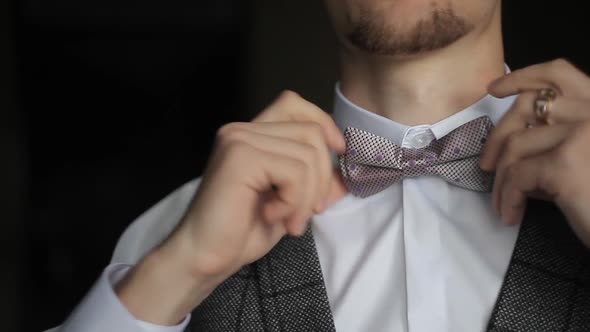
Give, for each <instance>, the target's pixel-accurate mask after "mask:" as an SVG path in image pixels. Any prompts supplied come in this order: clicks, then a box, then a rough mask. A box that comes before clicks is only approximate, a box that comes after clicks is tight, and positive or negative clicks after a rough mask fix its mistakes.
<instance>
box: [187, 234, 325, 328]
mask: <svg viewBox="0 0 590 332" xmlns="http://www.w3.org/2000/svg"><path fill="white" fill-rule="evenodd" d="M189 331H192V332H208V331H215V332H230V331H244V332H245V331H264V332H266V331H277V332H278V331H326V332H333V331H335V328H334V322H333V319H332V313H331V311H330V305H329V303H328V297H327V294H326V290H325V287H324V280H323V277H322V272H321V269H320V263H319V259H318V256H317V251H316V248H315V243H314V240H313V236H312V234H311V228H308V230H307V232H306V233H305V234H304V235H303V236H302V237H299V238H294V237H285V238H283V239H282V240H281V241H280V242H279V243H278V244H277V245H276V246H275V248H273V250H272V251H271V252H270V253H268V254H267V255H266V256H265V257H263V258H262V259H260V260H259V261H257V262H255V263H252V264H250V265H247V266H245V267H244V268H242V269H241V270H240V271H239V272H238V273H236V274H235V275H234V276H232V277H231V278H230V279H228V280H226V281H225V282H224V283H223V284H222V285H221V286H219V287H218V288H217V289H216V290H215V291H214V292H213V293H212V294H211V295H210V296H209V297H208V298H207V299H206V300H205V301H204V302H203V303H202V304H201V305H200V306H199V307H198V308H197V309H196V310H195V311H194V312H193V314H192V319H191V323H190V324H189Z"/></svg>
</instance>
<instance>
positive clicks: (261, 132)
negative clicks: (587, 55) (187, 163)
mask: <svg viewBox="0 0 590 332" xmlns="http://www.w3.org/2000/svg"><path fill="white" fill-rule="evenodd" d="M326 4H327V8H328V10H329V12H330V14H331V17H332V19H333V23H334V27H335V30H336V32H337V36H338V38H339V41H340V45H341V80H340V83H339V84H338V85H337V87H336V101H335V105H334V110H333V115H332V117H330V116H328V115H327V114H325V113H324V112H323V111H321V110H319V109H318V108H317V107H315V106H314V105H312V104H310V103H308V102H306V101H305V100H303V99H302V98H301V97H299V96H297V95H296V94H294V93H291V92H286V93H284V94H282V95H281V96H280V97H279V98H278V99H277V100H276V101H275V102H274V103H273V104H272V105H270V106H269V107H268V108H267V109H265V110H264V111H263V112H262V113H261V114H260V115H259V116H258V117H257V118H255V119H254V120H253V121H252V122H250V123H231V124H228V125H226V126H224V127H222V128H221V129H220V130H219V132H218V137H217V140H216V146H215V149H214V152H213V153H212V157H211V160H210V161H209V165H208V167H207V170H206V172H205V174H204V175H203V177H202V178H201V179H199V180H196V181H194V182H192V183H189V184H187V185H186V186H184V187H182V188H180V189H179V190H178V191H176V192H175V193H173V194H172V195H171V196H169V197H168V198H166V199H164V200H163V201H162V202H160V203H159V204H158V205H157V206H155V207H154V208H153V209H151V210H150V211H148V212H147V213H146V214H144V215H143V216H142V217H140V218H139V219H138V220H137V221H136V222H135V223H134V224H133V225H131V227H130V228H129V229H128V230H127V231H126V232H125V234H124V235H123V236H122V238H121V240H120V241H119V244H118V246H117V248H116V250H115V255H114V257H113V263H114V264H113V265H110V266H109V267H107V269H106V270H105V272H104V274H103V276H102V277H101V278H100V279H99V281H98V282H97V284H96V285H95V286H94V288H93V289H92V290H91V291H90V292H89V294H88V295H87V297H86V298H85V299H84V300H83V301H82V303H80V305H79V306H78V307H77V308H76V310H74V312H73V313H72V314H71V316H70V317H69V318H68V319H67V320H66V322H65V323H64V324H63V325H62V327H61V328H59V329H58V330H59V331H62V332H70V331H182V330H184V329H185V328H188V329H190V330H191V331H334V330H336V331H339V332H340V331H412V332H415V331H420V332H421V331H587V330H590V314H589V313H590V289H589V288H588V285H589V283H588V281H590V273H589V272H590V269H589V268H590V265H589V262H590V260H589V258H590V257H589V255H588V251H587V248H586V247H585V246H584V245H583V244H582V243H586V244H590V234H589V231H590V208H588V206H589V205H588V204H587V202H589V201H590V192H589V191H590V189H588V188H590V178H589V177H590V175H588V172H586V171H585V163H586V162H588V161H589V160H588V159H589V158H590V157H589V155H590V154H588V153H587V142H588V139H590V125H589V124H590V112H588V108H589V106H590V102H589V100H590V79H588V77H586V76H585V75H584V74H583V73H581V72H579V71H578V70H576V69H575V68H574V67H573V66H571V65H569V64H568V63H567V62H565V61H563V60H559V61H554V62H551V63H548V64H541V65H536V66H532V67H529V68H526V69H524V70H521V71H516V72H514V73H511V74H509V75H505V74H506V70H507V69H506V67H505V65H504V58H503V46H502V37H501V26H500V22H501V10H500V6H501V1H499V0H485V1H471V0H431V1H403V0H398V1H387V0H349V1H341V0H327V1H326ZM492 82H493V83H492ZM488 93H490V94H491V95H490V94H488ZM516 94H519V96H518V97H516V96H514V95H516ZM494 127H495V128H494ZM490 132H491V134H490ZM488 134H489V136H488ZM482 150H483V152H481V154H480V151H482ZM332 154H337V155H339V156H340V166H339V167H336V168H335V167H333V164H332V158H331V156H332ZM480 167H481V168H480ZM482 169H483V170H482ZM484 170H485V171H484ZM492 171H495V180H494V181H493V186H492V176H491V172H492ZM528 198H535V199H541V200H531V201H528V204H527V200H528ZM527 205H528V208H527ZM525 212H526V213H525ZM509 225H513V226H509ZM572 230H573V231H572ZM286 235H287V236H286ZM116 263H125V264H127V265H125V264H116ZM191 313H192V314H191Z"/></svg>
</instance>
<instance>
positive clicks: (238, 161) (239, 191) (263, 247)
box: [117, 92, 345, 325]
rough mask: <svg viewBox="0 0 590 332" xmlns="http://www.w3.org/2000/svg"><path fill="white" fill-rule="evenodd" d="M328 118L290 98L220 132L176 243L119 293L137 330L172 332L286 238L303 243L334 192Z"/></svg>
mask: <svg viewBox="0 0 590 332" xmlns="http://www.w3.org/2000/svg"><path fill="white" fill-rule="evenodd" d="M344 149H345V142H344V138H343V137H342V134H341V133H340V131H339V129H338V128H337V126H336V125H335V123H334V122H333V120H332V118H331V117H330V116H329V115H328V114H326V113H325V112H323V111H322V110H321V109H319V108H318V107H316V106H315V105H313V104H311V103H309V102H307V101H305V100H304V99H302V98H301V97H299V96H298V95H297V94H295V93H293V92H284V93H283V94H281V96H280V97H279V98H278V99H277V100H276V101H275V102H274V103H273V104H271V105H270V106H269V107H268V108H267V109H265V110H264V111H263V112H262V113H261V114H260V115H259V116H257V117H256V118H255V119H254V120H253V121H252V122H248V123H230V124H227V125H225V126H223V127H222V128H221V129H219V131H218V135H217V138H216V143H215V147H214V150H213V153H212V156H211V159H210V160H209V164H208V166H207V169H206V171H205V174H204V175H203V179H202V181H201V184H200V186H199V189H198V190H197V193H196V194H195V196H194V198H193V201H192V203H191V205H190V207H189V208H188V210H187V212H186V214H185V216H184V217H183V220H182V221H181V222H180V224H179V226H178V227H177V229H176V230H175V231H174V233H173V234H172V235H171V236H170V237H169V238H168V239H167V240H166V241H164V243H163V244H162V245H160V246H159V247H158V248H157V249H155V250H154V251H152V253H150V254H149V255H148V256H146V258H145V259H144V260H142V262H140V263H139V264H138V265H137V266H136V268H134V269H133V270H132V271H131V272H130V273H129V275H128V276H127V278H125V280H123V281H122V282H121V283H120V284H119V285H118V287H117V293H118V295H119V297H120V298H121V301H122V302H123V304H124V305H125V306H126V307H127V308H128V310H129V311H130V312H131V313H132V314H134V316H135V317H137V318H138V319H140V320H144V321H148V322H152V323H156V324H160V325H174V324H176V323H178V321H180V320H181V319H182V318H183V317H185V316H186V315H187V314H188V313H190V311H192V309H193V308H194V307H196V306H197V305H198V304H199V303H200V302H202V301H203V300H204V299H205V298H206V297H207V296H208V295H209V294H210V292H211V291H212V290H213V289H214V288H215V287H217V286H218V285H219V284H220V283H221V282H223V281H224V280H225V279H227V278H229V277H230V276H231V275H232V274H233V273H235V272H237V271H238V270H239V269H240V268H241V267H242V266H244V265H246V264H249V263H251V262H253V261H256V260H258V259H259V258H261V257H262V256H264V255H265V254H266V253H268V252H269V251H270V250H271V249H272V248H273V247H274V246H275V245H276V244H277V242H278V241H279V240H280V239H281V238H282V237H283V236H284V235H286V234H290V235H301V234H302V233H303V232H304V231H305V229H306V227H307V223H308V220H309V219H310V217H311V216H312V215H313V214H314V213H319V212H322V211H323V210H324V209H325V208H326V207H327V204H328V202H329V201H333V200H334V199H333V196H334V190H335V189H334V188H335V187H337V186H338V185H337V181H336V178H335V175H334V174H335V173H334V172H333V169H332V162H331V155H330V151H335V152H337V153H342V152H343V151H344Z"/></svg>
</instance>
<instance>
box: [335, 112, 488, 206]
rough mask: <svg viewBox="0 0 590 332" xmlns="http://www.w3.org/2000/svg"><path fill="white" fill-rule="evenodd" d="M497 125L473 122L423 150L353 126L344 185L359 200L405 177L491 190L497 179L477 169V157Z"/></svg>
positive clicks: (343, 164) (344, 165) (348, 134)
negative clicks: (432, 177) (438, 179)
mask: <svg viewBox="0 0 590 332" xmlns="http://www.w3.org/2000/svg"><path fill="white" fill-rule="evenodd" d="M492 128H493V123H492V122H491V120H490V119H489V118H488V117H480V118H477V119H475V120H472V121H470V122H468V123H466V124H464V125H462V126H460V127H459V128H457V129H455V130H453V131H452V132H450V133H449V134H448V135H446V136H444V137H442V138H441V139H439V140H434V141H433V142H431V143H430V144H428V145H427V146H425V147H423V148H418V149H413V148H405V147H401V146H399V145H397V144H395V143H393V142H391V141H390V140H388V139H386V138H383V137H380V136H377V135H374V134H371V133H369V132H366V131H363V130H360V129H357V128H352V127H349V128H347V129H346V130H345V131H344V137H345V139H346V142H347V144H346V152H345V153H344V154H343V155H341V156H340V165H341V170H342V175H343V178H344V183H345V184H346V186H347V187H348V189H349V190H350V192H351V193H352V194H354V195H356V196H360V197H367V196H370V195H373V194H376V193H378V192H380V191H382V190H384V189H385V188H387V187H389V186H391V185H392V184H393V183H395V182H398V181H400V180H402V179H404V178H409V177H417V176H424V175H438V176H441V177H442V178H443V179H445V180H446V181H448V182H450V183H452V184H454V185H457V186H459V187H463V188H466V189H470V190H476V191H490V189H491V187H492V183H493V174H492V173H488V172H484V171H483V170H481V169H480V168H479V165H478V164H479V155H480V153H481V150H482V147H483V145H484V144H485V140H486V138H487V136H488V135H489V132H490V131H491V129H492Z"/></svg>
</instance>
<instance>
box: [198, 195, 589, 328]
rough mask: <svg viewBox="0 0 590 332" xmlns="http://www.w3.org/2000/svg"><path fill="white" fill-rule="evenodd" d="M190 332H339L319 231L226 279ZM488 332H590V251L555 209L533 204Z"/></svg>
mask: <svg viewBox="0 0 590 332" xmlns="http://www.w3.org/2000/svg"><path fill="white" fill-rule="evenodd" d="M189 331H193V332H205V331H220V332H221V331H223V332H226V331H243V332H245V331H264V332H267V331H268V332H270V331H272V332H274V331H276V332H279V331H335V329H334V322H333V319H332V315H331V312H330V307H329V304H328V298H327V295H326V290H325V287H324V281H323V279H322V273H321V270H320V265H319V260H318V255H317V252H316V248H315V245H314V241H313V234H312V233H311V230H310V229H308V231H307V233H306V234H305V235H304V236H303V237H300V238H293V237H286V238H284V239H283V240H282V241H281V242H280V243H279V244H278V245H277V246H276V247H275V248H274V249H273V250H272V251H271V252H270V253H269V254H267V255H266V256H265V257H263V258H262V259H260V260H259V261H257V262H254V263H253V264H250V265H247V266H245V267H244V268H242V269H241V270H240V271H239V272H238V273H236V274H235V275H234V276H232V277H231V278H230V279H228V280H226V281H225V282H224V283H223V284H222V285H221V286H220V287H218V288H217V289H216V290H215V291H214V292H213V294H211V296H209V297H208V298H207V299H206V300H205V302H204V303H202V304H201V305H200V306H199V307H198V308H196V309H195V311H194V312H193V317H192V321H191V323H190V325H189ZM487 331H488V332H540V331H563V332H573V331H576V332H582V331H590V252H589V251H588V250H587V249H586V248H585V247H584V246H583V245H582V244H581V242H580V241H579V240H578V239H577V238H576V236H575V235H574V234H573V232H572V231H571V229H570V227H569V226H568V224H567V221H566V220H565V218H564V216H563V215H562V214H561V212H560V211H559V210H558V209H557V208H556V207H555V206H554V205H552V204H550V203H546V202H540V201H531V202H529V207H528V209H527V213H526V215H525V218H524V223H523V225H522V227H521V230H520V234H519V237H518V240H517V243H516V246H515V249H514V253H513V255H512V258H511V262H510V266H509V268H508V271H507V273H506V276H505V280H504V283H503V286H502V288H501V291H500V294H499V296H498V299H497V302H496V305H495V308H494V310H493V312H492V313H490V320H489V324H488V327H487Z"/></svg>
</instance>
